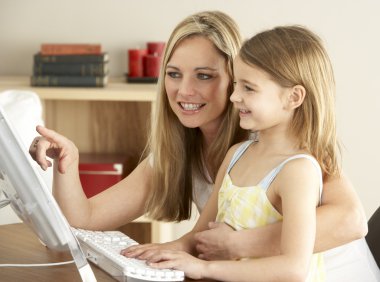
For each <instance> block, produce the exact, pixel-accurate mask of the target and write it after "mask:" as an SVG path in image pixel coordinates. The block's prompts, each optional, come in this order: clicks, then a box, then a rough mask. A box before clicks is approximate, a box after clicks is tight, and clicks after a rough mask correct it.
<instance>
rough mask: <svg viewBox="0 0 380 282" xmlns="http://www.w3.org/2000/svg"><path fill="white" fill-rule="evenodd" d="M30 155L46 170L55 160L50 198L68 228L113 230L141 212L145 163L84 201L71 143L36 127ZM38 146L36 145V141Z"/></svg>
mask: <svg viewBox="0 0 380 282" xmlns="http://www.w3.org/2000/svg"><path fill="white" fill-rule="evenodd" d="M37 131H38V132H39V133H40V134H41V137H37V139H35V141H34V142H33V143H32V145H31V146H30V150H29V151H30V154H31V155H32V157H33V158H34V160H36V162H37V163H38V164H39V165H40V166H41V167H42V168H43V169H45V170H46V169H47V168H48V167H49V166H51V165H52V164H51V163H50V161H48V160H47V159H46V157H51V158H53V160H54V165H53V166H54V168H53V169H54V178H53V195H54V197H55V199H56V200H57V202H58V204H59V206H60V208H61V210H62V212H63V213H64V215H65V216H66V218H67V220H68V221H69V223H70V225H72V226H74V227H78V228H84V229H97V230H104V229H114V228H117V227H119V226H121V225H123V224H125V223H128V222H130V221H132V220H134V219H136V218H137V217H139V216H141V215H142V214H143V212H144V210H143V209H144V204H145V199H146V197H147V195H148V191H149V190H150V189H151V187H150V185H151V184H150V178H151V175H152V168H151V166H150V165H149V163H148V160H147V159H145V160H144V161H142V162H141V163H140V164H139V165H138V166H137V168H136V169H135V170H134V171H133V172H132V173H131V174H130V175H128V176H127V177H126V178H124V179H123V180H122V181H120V182H119V183H117V184H115V185H114V186H113V187H111V188H109V189H107V190H105V191H103V192H102V193H99V194H98V195H96V196H94V197H92V198H91V199H87V197H86V195H85V194H84V192H83V189H82V185H81V183H80V180H79V169H78V164H79V153H78V149H77V147H76V146H75V144H74V143H73V142H71V141H70V140H69V139H67V138H66V137H64V136H62V135H60V134H58V133H56V132H55V131H53V130H50V129H47V128H45V127H41V126H38V127H37ZM37 140H38V142H37V143H36V141H37Z"/></svg>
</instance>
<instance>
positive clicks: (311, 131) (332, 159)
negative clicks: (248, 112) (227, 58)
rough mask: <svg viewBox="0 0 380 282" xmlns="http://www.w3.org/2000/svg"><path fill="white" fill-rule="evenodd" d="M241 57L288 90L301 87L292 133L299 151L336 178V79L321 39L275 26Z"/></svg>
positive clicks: (246, 47)
mask: <svg viewBox="0 0 380 282" xmlns="http://www.w3.org/2000/svg"><path fill="white" fill-rule="evenodd" d="M239 56H240V57H241V58H242V60H243V61H244V62H245V63H247V64H251V65H254V66H257V67H259V68H261V69H262V70H264V71H265V72H267V73H269V74H270V75H271V77H272V79H273V80H274V81H276V82H277V83H279V84H280V85H282V86H284V87H293V86H295V85H302V86H303V87H304V88H305V89H306V95H305V99H304V102H303V103H302V105H301V106H300V107H298V108H297V109H296V110H295V113H294V116H293V121H292V128H291V131H292V132H293V133H294V134H295V136H297V137H298V139H299V140H300V143H299V147H300V148H302V149H305V150H307V151H309V152H310V153H311V154H313V155H314V157H315V158H316V159H317V160H318V162H319V163H320V165H321V167H322V171H323V173H324V174H325V175H326V174H327V175H328V176H333V175H336V174H338V173H339V164H338V156H339V144H338V141H337V135H336V123H335V113H334V112H335V110H334V109H335V79H334V73H333V69H332V66H331V62H330V59H329V56H328V55H327V52H326V50H325V48H324V47H323V45H322V43H321V40H320V38H319V37H318V36H317V35H315V34H314V33H313V32H311V31H310V30H308V29H306V28H304V27H301V26H281V27H276V28H274V29H272V30H267V31H264V32H261V33H259V34H257V35H255V36H254V37H252V38H251V39H250V40H248V41H246V42H245V43H244V44H243V46H242V48H241V50H240V53H239Z"/></svg>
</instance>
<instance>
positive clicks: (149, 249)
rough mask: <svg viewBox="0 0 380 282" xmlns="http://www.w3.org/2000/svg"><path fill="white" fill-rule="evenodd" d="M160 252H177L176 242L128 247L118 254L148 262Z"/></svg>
mask: <svg viewBox="0 0 380 282" xmlns="http://www.w3.org/2000/svg"><path fill="white" fill-rule="evenodd" d="M161 250H179V247H178V246H177V244H176V242H175V241H173V242H168V243H163V244H143V245H135V246H131V247H128V248H126V249H124V250H122V251H121V252H120V254H122V255H123V256H126V257H129V258H136V259H141V260H149V259H151V258H152V257H153V256H155V255H156V254H157V253H159V252H160V251H161Z"/></svg>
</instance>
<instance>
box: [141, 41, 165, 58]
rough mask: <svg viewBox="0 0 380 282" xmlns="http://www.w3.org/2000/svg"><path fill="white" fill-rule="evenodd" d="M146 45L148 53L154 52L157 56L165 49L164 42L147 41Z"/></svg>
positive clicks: (152, 53)
mask: <svg viewBox="0 0 380 282" xmlns="http://www.w3.org/2000/svg"><path fill="white" fill-rule="evenodd" d="M146 45H147V48H148V54H149V55H154V54H156V55H157V56H158V57H161V56H162V54H163V52H164V49H165V42H148V43H147V44H146Z"/></svg>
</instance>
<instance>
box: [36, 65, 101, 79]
mask: <svg viewBox="0 0 380 282" xmlns="http://www.w3.org/2000/svg"><path fill="white" fill-rule="evenodd" d="M33 74H34V75H65V76H70V75H71V76H104V75H106V74H108V63H36V62H35V63H34V66H33Z"/></svg>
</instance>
